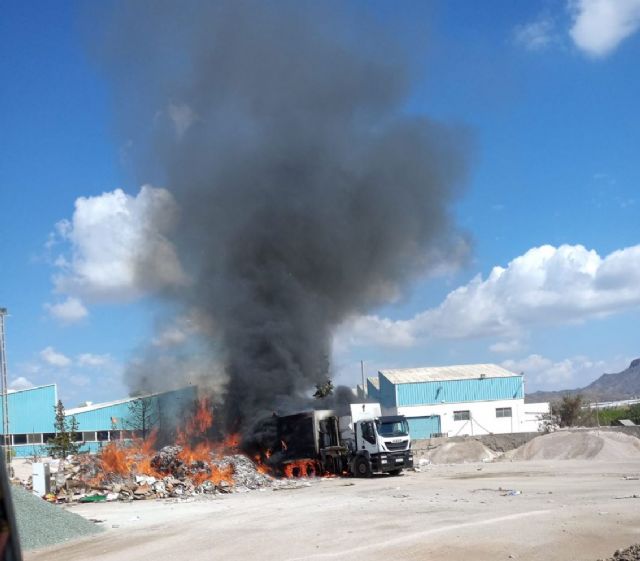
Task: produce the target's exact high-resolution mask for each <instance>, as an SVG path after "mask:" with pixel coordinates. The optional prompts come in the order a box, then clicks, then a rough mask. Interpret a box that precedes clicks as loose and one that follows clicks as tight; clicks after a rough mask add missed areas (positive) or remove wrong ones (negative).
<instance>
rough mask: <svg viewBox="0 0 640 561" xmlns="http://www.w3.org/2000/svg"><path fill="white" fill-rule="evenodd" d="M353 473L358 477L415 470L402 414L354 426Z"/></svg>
mask: <svg viewBox="0 0 640 561" xmlns="http://www.w3.org/2000/svg"><path fill="white" fill-rule="evenodd" d="M353 435H354V439H353V440H354V441H353V447H354V450H353V455H352V460H351V464H352V465H351V470H350V471H351V472H352V473H354V474H355V475H357V476H359V477H368V476H370V475H371V474H372V473H390V474H391V475H398V474H400V472H401V471H402V470H403V469H405V468H410V467H413V452H412V451H411V437H410V435H409V424H408V423H407V420H406V419H405V418H404V417H402V416H399V415H394V416H380V417H375V418H370V419H361V420H358V421H356V422H354V423H353Z"/></svg>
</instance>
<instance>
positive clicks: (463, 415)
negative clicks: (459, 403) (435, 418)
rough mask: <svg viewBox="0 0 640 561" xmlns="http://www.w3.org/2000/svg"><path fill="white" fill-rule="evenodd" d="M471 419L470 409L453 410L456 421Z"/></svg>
mask: <svg viewBox="0 0 640 561" xmlns="http://www.w3.org/2000/svg"><path fill="white" fill-rule="evenodd" d="M469 419H471V412H470V411H454V412H453V420H454V421H468V420H469Z"/></svg>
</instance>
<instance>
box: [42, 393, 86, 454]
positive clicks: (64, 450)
mask: <svg viewBox="0 0 640 561" xmlns="http://www.w3.org/2000/svg"><path fill="white" fill-rule="evenodd" d="M53 409H54V411H55V413H56V417H55V421H54V423H53V428H54V429H55V433H56V435H55V437H53V438H52V439H51V440H49V442H48V446H49V454H51V455H52V456H53V457H54V458H66V457H67V456H69V455H70V454H77V453H78V452H79V451H80V445H79V444H78V442H77V434H78V420H77V419H76V418H75V416H73V417H71V418H70V419H69V418H68V417H67V416H66V415H65V413H64V405H63V404H62V401H61V400H58V403H57V404H56V405H54V406H53Z"/></svg>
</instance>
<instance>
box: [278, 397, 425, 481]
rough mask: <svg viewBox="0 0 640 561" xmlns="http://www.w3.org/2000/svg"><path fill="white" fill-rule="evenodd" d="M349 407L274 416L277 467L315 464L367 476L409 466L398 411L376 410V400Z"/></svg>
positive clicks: (298, 469)
mask: <svg viewBox="0 0 640 561" xmlns="http://www.w3.org/2000/svg"><path fill="white" fill-rule="evenodd" d="M350 409H351V415H347V416H338V415H337V414H336V413H335V412H334V411H333V410H328V409H324V410H316V411H307V412H304V413H298V414H294V415H286V416H280V417H278V418H277V433H278V440H279V441H280V447H281V453H279V454H278V455H277V457H278V463H279V465H280V469H281V470H282V471H283V472H284V473H289V474H293V475H310V473H308V472H309V470H311V471H315V470H317V469H319V470H320V474H325V473H329V474H335V475H355V476H357V477H370V476H371V475H372V474H374V473H389V474H391V475H399V474H400V473H401V472H402V470H403V469H405V468H410V467H413V452H412V451H411V437H410V435H409V425H408V423H407V420H406V419H405V418H404V417H403V416H397V415H396V416H383V415H381V413H380V404H378V403H360V404H352V405H351V406H350ZM292 466H293V468H292ZM305 470H307V473H304V471H305Z"/></svg>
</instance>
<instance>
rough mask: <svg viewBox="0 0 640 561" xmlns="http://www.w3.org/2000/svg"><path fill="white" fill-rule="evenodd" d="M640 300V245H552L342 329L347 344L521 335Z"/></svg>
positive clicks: (607, 312)
mask: <svg viewBox="0 0 640 561" xmlns="http://www.w3.org/2000/svg"><path fill="white" fill-rule="evenodd" d="M638 307H640V245H637V246H633V247H629V248H626V249H622V250H618V251H614V252H613V253H611V254H609V255H607V256H606V257H601V256H600V255H598V253H597V252H596V251H594V250H587V249H586V248H585V247H583V246H581V245H573V246H572V245H563V246H560V247H553V246H550V245H545V246H541V247H535V248H533V249H530V250H529V251H527V252H526V253H525V254H524V255H521V256H519V257H517V258H515V259H514V260H513V261H511V262H510V263H509V264H508V265H507V267H506V268H503V267H494V268H493V270H492V271H491V273H490V274H489V276H488V277H487V278H486V279H483V278H482V276H481V275H477V276H476V277H475V278H474V279H472V280H471V281H470V282H469V283H468V284H466V285H464V286H461V287H459V288H457V289H456V290H454V291H452V292H450V293H449V294H448V295H447V297H446V298H445V300H444V301H443V302H442V303H441V304H440V305H439V306H437V307H435V308H431V309H428V310H426V311H424V312H421V313H419V314H417V315H416V316H414V317H413V318H411V319H408V320H390V319H387V318H380V317H378V316H365V317H358V318H354V319H352V320H350V321H349V322H347V323H345V325H344V326H343V328H342V329H341V330H340V332H339V334H338V336H339V338H340V343H339V344H346V345H355V346H357V345H367V344H377V345H384V346H390V347H394V346H395V347H402V346H411V345H414V344H416V343H417V342H421V341H425V340H428V339H467V338H483V337H500V338H506V339H521V338H522V335H523V334H526V332H527V330H528V329H530V328H532V327H533V326H535V325H553V324H569V323H579V322H584V321H586V320H588V319H591V318H599V317H605V316H607V315H611V314H614V313H617V312H624V311H627V310H632V309H637V308H638ZM496 345H498V344H496ZM499 348H500V346H499V345H498V346H497V349H498V350H499Z"/></svg>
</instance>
